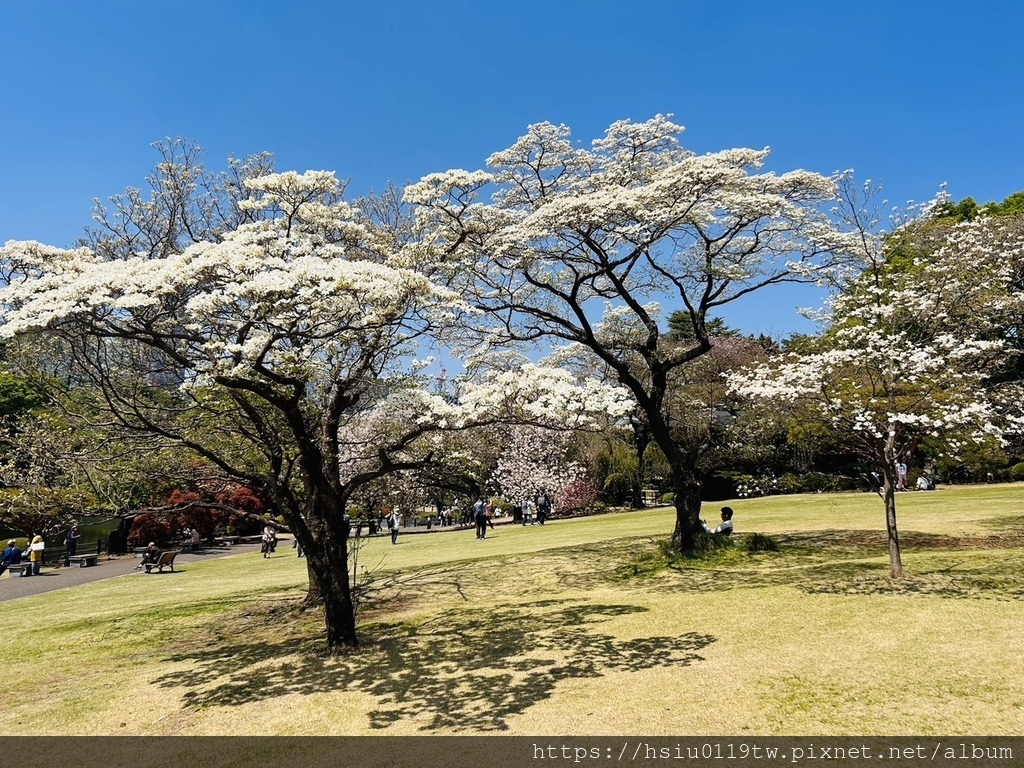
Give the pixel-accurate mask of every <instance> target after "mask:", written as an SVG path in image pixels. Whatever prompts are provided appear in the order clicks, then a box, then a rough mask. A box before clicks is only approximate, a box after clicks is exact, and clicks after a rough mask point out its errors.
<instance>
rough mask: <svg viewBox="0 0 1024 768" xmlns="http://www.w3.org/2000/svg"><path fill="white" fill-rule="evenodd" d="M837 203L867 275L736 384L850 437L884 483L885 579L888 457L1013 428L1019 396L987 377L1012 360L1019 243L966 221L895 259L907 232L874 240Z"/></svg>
mask: <svg viewBox="0 0 1024 768" xmlns="http://www.w3.org/2000/svg"><path fill="white" fill-rule="evenodd" d="M844 199H845V200H846V203H847V208H846V213H847V215H848V218H849V219H850V220H851V221H854V222H855V223H858V227H859V232H858V237H859V239H860V242H861V243H862V247H861V256H862V259H863V262H862V263H863V271H862V272H861V274H860V275H859V276H858V277H857V278H856V279H855V280H853V281H852V282H851V283H849V284H848V285H846V287H845V290H844V291H842V292H841V293H839V294H838V295H837V296H835V297H834V299H833V300H832V302H831V310H832V312H831V318H830V327H829V329H828V330H827V332H826V333H825V334H823V335H822V337H821V338H820V339H818V340H817V341H816V343H815V344H814V348H812V349H810V350H808V351H806V352H804V353H802V354H796V355H791V356H789V357H788V358H786V359H785V360H784V361H782V362H778V363H774V364H764V365H761V366H759V367H757V368H753V369H751V370H748V371H746V372H745V373H743V374H740V375H737V376H735V377H734V378H733V380H732V383H733V387H734V388H735V390H736V391H737V392H739V393H741V394H743V395H746V396H749V397H754V398H763V399H770V400H775V401H782V402H789V403H796V404H800V405H802V406H805V407H803V408H802V409H801V411H800V412H801V415H802V418H806V419H812V420H817V421H818V422H820V423H822V424H824V425H825V426H826V427H827V428H829V429H832V430H835V431H838V432H840V433H842V434H846V435H850V436H851V437H853V438H854V440H855V444H856V445H857V446H858V447H859V450H860V453H861V455H862V456H863V457H864V458H865V459H866V460H867V461H868V462H869V463H870V464H871V465H872V466H873V467H874V469H875V470H876V471H877V472H878V474H879V475H880V476H881V477H882V489H881V496H882V499H883V501H884V505H885V516H886V530H887V533H888V542H889V558H890V572H891V574H892V576H893V577H894V578H899V577H902V575H903V564H902V560H901V556H900V545H899V535H898V527H897V519H896V497H895V489H896V485H897V478H896V470H895V465H896V462H897V461H901V460H904V461H905V460H907V459H908V458H909V457H910V456H911V454H912V452H913V451H914V450H915V448H916V447H917V446H918V445H919V444H920V443H921V442H922V441H923V440H925V439H932V440H933V441H935V442H936V443H937V444H939V443H944V444H945V445H946V447H947V449H948V450H950V451H952V452H954V453H955V452H956V451H957V450H958V449H960V448H962V447H963V446H964V445H965V444H966V443H967V442H969V441H970V442H976V443H980V442H984V441H986V440H999V439H1001V438H1002V437H1003V435H1004V434H1006V433H1007V432H1016V431H1019V429H1020V426H1021V421H1020V405H1019V403H1020V400H1019V396H1020V393H1019V391H1017V389H1016V387H1015V386H1013V385H1005V384H1004V385H1003V386H1000V387H993V386H990V381H991V377H992V376H993V374H996V373H998V372H999V371H1000V370H1001V369H1002V367H1003V366H1005V365H1006V363H1007V362H1008V361H1007V356H1006V354H1005V349H1006V345H1005V342H1004V340H1003V339H1001V338H1000V337H999V333H998V327H999V324H1000V322H1001V318H1005V317H1007V316H1008V313H1010V314H1018V315H1019V307H1020V306H1021V304H1020V300H1021V297H1020V291H1019V288H1015V287H1014V284H1013V280H1012V275H1013V272H1014V268H1013V267H1012V266H1011V263H1013V262H1016V263H1017V264H1019V263H1020V257H1021V255H1022V254H1024V249H1022V246H1024V240H1018V241H1017V242H1016V243H1015V244H1013V243H1008V242H1007V241H1005V240H1002V241H1000V240H998V239H993V238H992V237H991V236H990V235H991V232H990V231H989V232H988V234H986V233H985V230H986V228H987V227H988V225H987V224H985V223H983V222H977V223H971V224H965V225H962V226H961V227H958V228H956V229H954V230H953V231H952V232H951V233H950V234H949V236H948V238H947V239H946V241H945V243H944V244H943V245H942V246H941V247H940V248H939V249H938V250H937V251H936V252H934V253H930V254H928V255H927V257H925V256H921V257H918V258H916V259H915V260H913V261H912V262H910V263H906V262H902V261H900V262H899V263H896V262H894V259H897V260H899V259H901V253H902V249H901V248H900V245H901V243H902V242H905V236H906V234H907V233H906V232H901V231H897V232H895V233H892V234H888V235H887V234H885V233H880V234H873V233H871V232H870V231H868V229H867V228H866V227H865V226H864V224H867V223H870V222H871V219H870V216H869V217H864V216H863V215H862V214H863V209H862V208H856V207H853V202H854V198H853V197H852V196H849V195H847V196H844ZM913 226H915V224H910V225H904V226H903V228H902V229H904V230H906V229H907V228H908V227H913ZM996 243H999V247H998V248H996V247H994V245H995V244H996ZM1014 401H1016V402H1015V403H1014Z"/></svg>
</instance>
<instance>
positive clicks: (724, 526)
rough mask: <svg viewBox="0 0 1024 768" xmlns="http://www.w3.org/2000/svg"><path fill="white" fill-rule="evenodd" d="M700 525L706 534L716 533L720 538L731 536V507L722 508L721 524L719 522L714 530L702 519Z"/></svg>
mask: <svg viewBox="0 0 1024 768" xmlns="http://www.w3.org/2000/svg"><path fill="white" fill-rule="evenodd" d="M700 524H701V525H702V526H704V530H705V531H706V532H707V533H718V534H721V535H722V536H732V507H722V522H720V523H719V524H718V525H717V526H716V527H715V529H714V530H711V528H710V527H709V526H708V524H707V523H706V522H704V520H703V519H702V520H701V521H700Z"/></svg>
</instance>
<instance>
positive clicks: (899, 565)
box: [880, 450, 903, 579]
mask: <svg viewBox="0 0 1024 768" xmlns="http://www.w3.org/2000/svg"><path fill="white" fill-rule="evenodd" d="M891 453H892V452H891V451H890V450H886V452H885V456H884V460H883V462H882V466H881V467H880V469H881V470H882V500H883V501H884V502H885V532H886V534H887V536H888V538H889V575H890V576H891V577H892V578H894V579H902V578H903V558H902V557H901V555H900V537H899V531H898V529H897V527H896V469H895V462H896V459H895V456H893V458H892V461H890V460H889V454H891Z"/></svg>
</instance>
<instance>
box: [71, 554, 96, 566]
mask: <svg viewBox="0 0 1024 768" xmlns="http://www.w3.org/2000/svg"><path fill="white" fill-rule="evenodd" d="M99 557H100V556H99V555H71V556H70V557H69V558H68V564H71V563H78V567H79V568H86V567H88V566H90V565H96V563H97V562H99Z"/></svg>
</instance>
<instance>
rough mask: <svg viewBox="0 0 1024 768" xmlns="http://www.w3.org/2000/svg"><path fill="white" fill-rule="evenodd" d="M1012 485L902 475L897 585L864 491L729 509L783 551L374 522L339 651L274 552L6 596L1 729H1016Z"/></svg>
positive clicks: (1023, 663)
mask: <svg viewBox="0 0 1024 768" xmlns="http://www.w3.org/2000/svg"><path fill="white" fill-rule="evenodd" d="M1022 501H1024V485H996V486H986V487H973V488H948V489H942V490H940V491H937V492H934V493H905V494H900V495H899V496H898V498H897V502H898V505H899V514H900V525H901V531H902V533H903V536H902V540H903V542H904V565H905V568H906V571H907V578H905V579H903V580H901V581H899V582H893V581H891V580H890V579H889V578H888V557H887V552H886V549H885V537H884V531H883V525H884V517H883V510H882V505H881V501H880V500H879V499H878V498H877V497H876V496H872V495H869V494H840V495H827V494H822V495H812V496H786V497H772V498H765V499H754V500H738V501H733V502H730V505H731V506H732V507H733V508H734V509H735V511H736V517H735V521H736V530H737V533H738V535H737V536H736V537H735V538H736V539H737V543H738V544H741V543H742V541H743V540H744V538H745V534H748V533H750V532H753V531H757V532H761V533H766V534H769V535H771V536H773V537H774V538H775V539H776V540H777V541H778V542H779V543H780V545H781V548H782V551H781V552H779V553H761V554H749V553H747V552H745V551H743V550H742V548H741V547H736V548H734V549H732V550H730V551H728V552H726V553H724V554H723V555H721V556H719V557H716V558H713V559H709V560H706V561H686V560H679V559H674V558H669V557H667V556H666V555H665V554H664V546H663V545H664V542H665V540H666V539H667V538H668V536H669V534H670V532H671V528H672V524H673V512H672V511H671V510H668V509H657V510H649V511H643V512H634V513H625V514H614V515H606V516H602V517H594V518H585V519H579V520H569V521H554V522H553V523H551V524H549V525H547V526H545V527H543V528H541V527H540V526H535V527H528V528H523V527H520V526H500V527H499V528H498V529H497V530H496V531H494V532H493V533H492V534H490V536H489V538H488V539H487V540H486V541H482V542H478V541H476V540H475V539H474V536H473V533H472V531H471V530H467V531H464V532H458V533H450V532H448V533H431V534H427V535H407V536H403V537H401V538H400V539H399V544H398V546H392V545H391V543H390V540H389V539H387V538H386V537H382V538H379V539H374V540H371V541H369V542H368V543H366V544H365V545H364V546H363V547H362V549H361V551H360V553H359V563H360V566H361V567H365V569H366V575H365V576H364V578H368V579H369V586H368V589H367V600H366V602H365V603H364V604H363V605H362V607H361V610H360V617H359V621H360V630H361V640H362V646H361V647H360V648H359V649H358V650H357V651H355V652H353V653H351V654H350V655H348V656H345V657H341V658H328V657H325V656H324V655H323V654H322V653H321V649H322V647H323V641H322V639H321V638H322V616H321V615H320V614H318V613H317V612H307V613H301V612H300V611H299V610H298V606H297V603H298V599H299V598H300V597H301V596H302V595H303V593H304V589H305V561H303V560H297V559H296V558H294V557H293V556H292V551H291V550H289V549H282V550H280V552H279V554H278V555H277V556H276V557H274V558H271V559H269V560H264V559H263V558H261V557H260V556H259V555H258V554H254V555H243V556H237V557H232V558H226V559H222V560H212V561H207V562H203V563H196V564H190V565H188V566H187V568H186V569H185V570H183V571H181V572H180V573H174V574H165V575H162V576H159V577H150V578H142V577H135V576H125V577H120V578H115V579H110V580H107V581H102V582H96V583H93V584H89V585H85V586H82V587H76V588H73V589H68V590H62V591H58V592H51V593H48V594H45V595H40V596H36V597H32V598H24V599H20V600H14V601H10V602H7V603H4V609H5V614H6V618H7V621H6V622H5V624H6V627H7V631H6V633H5V642H4V643H3V648H2V650H0V657H2V668H3V669H4V670H5V671H6V672H7V674H8V677H9V679H10V680H11V681H12V686H11V687H12V689H14V690H19V691H26V695H24V696H18V697H8V699H7V702H6V706H5V707H4V708H3V711H2V712H0V733H2V734H6V735H14V734H33V735H40V734H132V735H141V734H146V735H149V734H154V735H156V734H160V735H199V734H239V735H242V734H254V735H264V734H338V735H342V734H344V735H361V734H387V735H396V734H449V733H479V732H490V733H500V734H536V735H546V734H580V735H584V734H594V735H607V734H645V735H686V734H709V735H711V734H725V735H746V734H751V735H754V734H810V735H819V734H822V735H826V734H836V735H838V734H860V735H871V734H922V735H924V734H964V735H1003V734H1019V733H1022V732H1024V655H1022V654H1021V629H1022V628H1024V599H1022V598H1024V514H1022V512H1021V508H1022ZM708 506H709V508H708V509H707V511H706V513H705V517H706V518H707V519H709V520H713V519H716V518H717V516H718V515H717V508H718V507H719V506H720V505H719V504H712V505H708ZM0 588H2V586H0Z"/></svg>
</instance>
